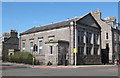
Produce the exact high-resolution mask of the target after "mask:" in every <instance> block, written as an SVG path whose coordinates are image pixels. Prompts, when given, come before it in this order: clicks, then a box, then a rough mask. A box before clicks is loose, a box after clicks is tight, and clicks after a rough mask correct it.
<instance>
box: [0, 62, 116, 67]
mask: <svg viewBox="0 0 120 78" xmlns="http://www.w3.org/2000/svg"><path fill="white" fill-rule="evenodd" d="M2 64H3V65H7V66H8V65H10V66H20V67H27V68H84V67H109V66H117V65H77V66H74V65H68V66H46V65H42V66H41V65H34V66H33V65H29V64H19V63H10V62H4V63H3V62H2ZM0 67H1V66H0Z"/></svg>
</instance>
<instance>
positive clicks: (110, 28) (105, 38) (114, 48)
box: [91, 10, 120, 63]
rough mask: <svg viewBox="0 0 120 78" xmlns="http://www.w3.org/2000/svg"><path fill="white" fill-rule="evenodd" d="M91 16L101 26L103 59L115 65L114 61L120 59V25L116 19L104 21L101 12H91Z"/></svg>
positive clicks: (111, 18)
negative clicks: (119, 54) (119, 56)
mask: <svg viewBox="0 0 120 78" xmlns="http://www.w3.org/2000/svg"><path fill="white" fill-rule="evenodd" d="M91 14H92V16H93V17H94V18H95V19H96V20H97V22H98V24H99V25H100V26H101V31H102V32H101V44H102V47H101V48H102V52H101V53H102V55H103V57H102V59H103V61H106V63H113V62H114V59H118V55H117V54H118V53H119V51H120V50H118V49H119V48H118V47H119V45H118V44H120V42H119V39H118V37H119V36H120V34H119V33H118V32H119V31H120V25H119V23H116V18H115V17H107V18H105V19H102V18H101V12H100V10H97V11H94V12H91ZM116 40H117V41H116Z"/></svg>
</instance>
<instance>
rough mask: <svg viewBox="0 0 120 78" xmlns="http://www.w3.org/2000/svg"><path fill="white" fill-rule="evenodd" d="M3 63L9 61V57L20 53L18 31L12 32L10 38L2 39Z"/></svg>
mask: <svg viewBox="0 0 120 78" xmlns="http://www.w3.org/2000/svg"><path fill="white" fill-rule="evenodd" d="M1 45H2V47H1V51H2V61H7V59H8V55H14V53H15V52H16V51H19V38H18V32H17V31H16V30H11V32H10V36H7V37H2V38H1Z"/></svg>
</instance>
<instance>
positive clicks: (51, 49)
mask: <svg viewBox="0 0 120 78" xmlns="http://www.w3.org/2000/svg"><path fill="white" fill-rule="evenodd" d="M50 54H53V47H52V46H50Z"/></svg>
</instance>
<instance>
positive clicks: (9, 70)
mask: <svg viewBox="0 0 120 78" xmlns="http://www.w3.org/2000/svg"><path fill="white" fill-rule="evenodd" d="M2 76H118V67H117V66H107V65H105V66H92V67H90V66H87V67H79V68H40V67H34V68H30V67H22V66H15V65H14V66H12V65H3V67H2Z"/></svg>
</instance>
